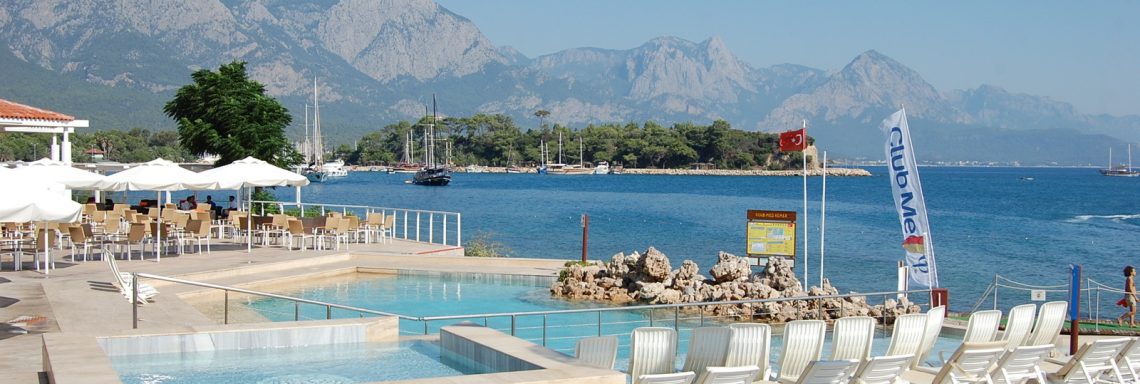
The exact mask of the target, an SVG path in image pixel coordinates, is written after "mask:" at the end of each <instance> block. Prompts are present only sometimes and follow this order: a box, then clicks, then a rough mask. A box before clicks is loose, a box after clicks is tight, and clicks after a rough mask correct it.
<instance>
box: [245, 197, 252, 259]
mask: <svg viewBox="0 0 1140 384" xmlns="http://www.w3.org/2000/svg"><path fill="white" fill-rule="evenodd" d="M245 190H246V194H247V195H248V198H247V199H246V203H247V204H249V214H248V215H246V216H247V219H248V220H249V224H248V225H247V226H246V227H245V231H246V235H248V238H249V241H248V242H246V248H245V253H251V252H253V188H252V187H246V189H245Z"/></svg>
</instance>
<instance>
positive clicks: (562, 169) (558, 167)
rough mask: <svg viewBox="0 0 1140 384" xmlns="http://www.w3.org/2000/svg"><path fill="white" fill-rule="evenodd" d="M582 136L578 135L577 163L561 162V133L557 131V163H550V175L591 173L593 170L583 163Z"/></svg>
mask: <svg viewBox="0 0 1140 384" xmlns="http://www.w3.org/2000/svg"><path fill="white" fill-rule="evenodd" d="M582 148H583V147H582V137H581V136H579V137H578V162H579V163H578V164H563V163H562V133H561V132H559V133H558V164H550V169H549V170H548V172H550V174H551V175H592V174H594V170H593V169H590V168H586V167H585V164H584V163H583V161H582V160H583V159H584V156H583V154H584V152H583V149H582Z"/></svg>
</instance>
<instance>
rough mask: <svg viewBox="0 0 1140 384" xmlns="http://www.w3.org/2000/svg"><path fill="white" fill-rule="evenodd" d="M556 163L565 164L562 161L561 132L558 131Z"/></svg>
mask: <svg viewBox="0 0 1140 384" xmlns="http://www.w3.org/2000/svg"><path fill="white" fill-rule="evenodd" d="M558 164H565V163H563V162H562V132H558Z"/></svg>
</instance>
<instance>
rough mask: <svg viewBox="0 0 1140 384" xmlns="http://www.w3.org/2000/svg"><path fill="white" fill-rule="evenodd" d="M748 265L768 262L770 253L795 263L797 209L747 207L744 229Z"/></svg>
mask: <svg viewBox="0 0 1140 384" xmlns="http://www.w3.org/2000/svg"><path fill="white" fill-rule="evenodd" d="M745 235H746V236H745V239H746V241H747V244H746V246H747V252H746V254H747V258H748V265H751V266H767V265H768V259H769V258H771V257H783V258H786V259H788V261H791V262H792V267H793V268H795V265H796V212H795V211H761V210H754V209H750V210H748V226H747V230H746V232H745Z"/></svg>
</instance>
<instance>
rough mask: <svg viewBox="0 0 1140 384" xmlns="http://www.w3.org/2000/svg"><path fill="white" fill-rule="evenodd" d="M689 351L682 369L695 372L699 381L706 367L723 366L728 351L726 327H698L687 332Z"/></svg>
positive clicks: (727, 330)
mask: <svg viewBox="0 0 1140 384" xmlns="http://www.w3.org/2000/svg"><path fill="white" fill-rule="evenodd" d="M689 334H690V335H691V336H690V337H689V353H688V354H686V355H685V364H684V365H682V366H681V370H682V371H690V372H697V378H698V379H697V380H698V382H699V381H700V377H701V375H703V374H704V372H705V368H706V367H723V366H724V361H725V355H726V354H727V353H728V338H729V329H728V327H699V328H693V330H692V332H690V333H689Z"/></svg>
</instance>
